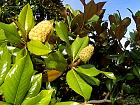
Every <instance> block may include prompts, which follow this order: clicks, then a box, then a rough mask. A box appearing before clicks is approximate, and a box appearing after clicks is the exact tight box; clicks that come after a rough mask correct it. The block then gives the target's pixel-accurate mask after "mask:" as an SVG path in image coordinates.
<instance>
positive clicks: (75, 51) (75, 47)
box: [71, 36, 89, 62]
mask: <svg viewBox="0 0 140 105" xmlns="http://www.w3.org/2000/svg"><path fill="white" fill-rule="evenodd" d="M88 42H89V37H88V36H85V37H83V38H80V37H77V38H76V39H75V40H74V42H73V43H72V45H71V53H72V57H73V62H74V61H76V60H77V59H78V58H79V53H80V51H81V50H82V49H83V48H84V47H86V46H87V45H88Z"/></svg>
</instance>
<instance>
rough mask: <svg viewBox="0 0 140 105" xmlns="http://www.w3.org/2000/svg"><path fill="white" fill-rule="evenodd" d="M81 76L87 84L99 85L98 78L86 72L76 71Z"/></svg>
mask: <svg viewBox="0 0 140 105" xmlns="http://www.w3.org/2000/svg"><path fill="white" fill-rule="evenodd" d="M77 73H78V74H79V75H80V77H81V78H83V79H84V80H85V81H86V82H87V83H88V84H89V85H97V86H99V84H100V80H99V79H97V78H95V77H92V76H88V75H86V74H83V73H80V72H77Z"/></svg>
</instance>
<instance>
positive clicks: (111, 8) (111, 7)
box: [63, 0, 140, 17]
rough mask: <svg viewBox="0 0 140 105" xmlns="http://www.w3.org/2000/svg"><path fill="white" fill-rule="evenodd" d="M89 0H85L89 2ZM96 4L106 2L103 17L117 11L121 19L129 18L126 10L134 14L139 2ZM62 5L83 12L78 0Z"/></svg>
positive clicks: (125, 0) (117, 0)
mask: <svg viewBox="0 0 140 105" xmlns="http://www.w3.org/2000/svg"><path fill="white" fill-rule="evenodd" d="M89 1H90V0H86V2H89ZM94 1H95V2H96V3H97V2H101V1H106V2H107V3H106V4H105V6H104V8H105V9H106V13H105V15H108V14H112V13H115V12H116V10H119V11H120V13H121V15H122V16H123V17H125V16H130V15H131V13H130V12H129V11H128V10H127V8H130V9H131V10H133V11H134V12H136V11H137V10H140V0H94ZM63 2H64V4H70V5H71V6H72V7H73V8H74V9H79V10H81V11H82V10H83V7H82V4H81V2H80V0H64V1H63Z"/></svg>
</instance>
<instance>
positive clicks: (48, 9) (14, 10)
mask: <svg viewBox="0 0 140 105" xmlns="http://www.w3.org/2000/svg"><path fill="white" fill-rule="evenodd" d="M27 3H29V4H30V6H31V7H32V10H33V14H34V16H35V20H36V22H40V21H42V20H44V18H47V19H61V15H60V14H61V11H63V4H62V1H61V0H1V1H0V21H1V22H4V23H11V22H12V20H13V19H15V18H16V17H17V15H18V14H19V13H20V11H21V9H22V8H23V6H25V5H26V4H27Z"/></svg>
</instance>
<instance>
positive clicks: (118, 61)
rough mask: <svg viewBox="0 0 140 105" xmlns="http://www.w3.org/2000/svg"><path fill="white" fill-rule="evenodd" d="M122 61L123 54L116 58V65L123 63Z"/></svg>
mask: <svg viewBox="0 0 140 105" xmlns="http://www.w3.org/2000/svg"><path fill="white" fill-rule="evenodd" d="M124 60H125V54H124V53H122V54H119V55H118V58H117V64H118V65H119V64H121V63H123V62H124Z"/></svg>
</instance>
